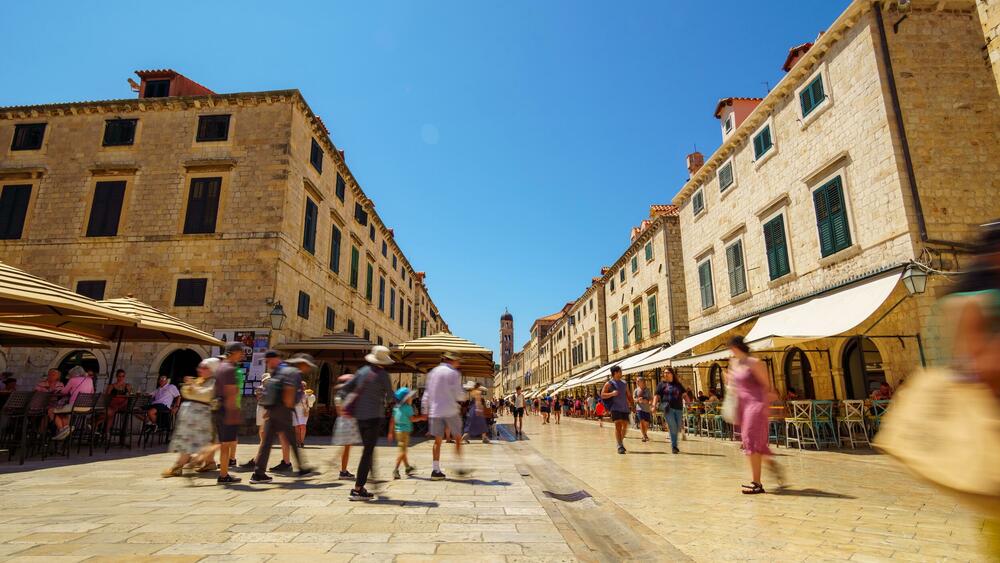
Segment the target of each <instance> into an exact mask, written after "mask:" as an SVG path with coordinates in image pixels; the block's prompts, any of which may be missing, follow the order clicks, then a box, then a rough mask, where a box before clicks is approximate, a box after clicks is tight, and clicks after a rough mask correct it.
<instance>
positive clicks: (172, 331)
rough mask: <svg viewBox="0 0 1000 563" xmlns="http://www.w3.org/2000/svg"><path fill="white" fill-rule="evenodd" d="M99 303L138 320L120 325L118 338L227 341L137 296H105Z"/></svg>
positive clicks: (131, 339) (161, 340) (219, 342)
mask: <svg viewBox="0 0 1000 563" xmlns="http://www.w3.org/2000/svg"><path fill="white" fill-rule="evenodd" d="M98 303H100V304H101V305H104V306H105V307H108V308H109V309H114V310H115V311H118V312H121V313H125V314H127V315H129V316H130V317H132V318H134V319H136V320H137V321H138V322H137V323H136V325H135V326H134V327H119V329H118V338H121V339H124V340H129V341H132V342H176V343H180V344H208V345H210V346H225V345H226V343H225V342H223V341H221V340H219V339H218V338H216V337H214V336H212V335H211V334H209V333H207V332H205V331H203V330H201V329H199V328H196V327H194V326H193V325H189V324H188V323H186V322H184V321H182V320H180V319H178V318H177V317H174V316H171V315H168V314H166V313H164V312H163V311H161V310H159V309H157V308H156V307H153V306H152V305H149V304H148V303H143V302H142V301H139V300H138V299H136V298H134V297H121V298H118V299H105V300H104V301H99V302H98Z"/></svg>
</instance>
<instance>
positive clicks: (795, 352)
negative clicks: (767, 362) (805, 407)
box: [785, 348, 816, 399]
mask: <svg viewBox="0 0 1000 563" xmlns="http://www.w3.org/2000/svg"><path fill="white" fill-rule="evenodd" d="M790 389H794V390H795V394H796V395H797V396H798V398H799V399H815V398H816V392H815V391H814V390H813V380H812V366H811V365H809V358H807V357H806V353H805V352H803V351H802V350H800V349H798V348H792V349H791V350H789V351H788V355H787V356H785V392H786V393H787V392H788V391H789V390H790Z"/></svg>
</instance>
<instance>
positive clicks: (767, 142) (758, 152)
mask: <svg viewBox="0 0 1000 563" xmlns="http://www.w3.org/2000/svg"><path fill="white" fill-rule="evenodd" d="M770 148H771V126H769V125H768V126H765V127H764V129H763V130H762V131H761V132H760V133H757V135H756V136H755V137H754V138H753V157H754V160H757V159H759V158H760V157H762V156H764V155H765V154H766V153H767V151H768V150H770Z"/></svg>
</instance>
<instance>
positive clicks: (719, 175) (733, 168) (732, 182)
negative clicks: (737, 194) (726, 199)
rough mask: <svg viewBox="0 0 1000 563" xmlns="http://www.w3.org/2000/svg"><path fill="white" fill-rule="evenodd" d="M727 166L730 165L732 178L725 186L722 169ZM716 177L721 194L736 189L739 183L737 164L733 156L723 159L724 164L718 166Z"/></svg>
mask: <svg viewBox="0 0 1000 563" xmlns="http://www.w3.org/2000/svg"><path fill="white" fill-rule="evenodd" d="M734 156H735V155H734ZM727 166H728V167H729V172H730V176H731V179H730V182H729V183H728V184H726V185H725V187H723V185H722V170H723V169H724V168H726V167H727ZM715 179H716V181H717V182H718V184H719V193H720V194H725V193H727V192H730V191H732V190H734V189H736V185H737V182H736V164H735V163H734V158H733V156H730V157H729V158H727V159H726V160H725V161H723V163H722V164H720V165H719V168H717V169H716V171H715Z"/></svg>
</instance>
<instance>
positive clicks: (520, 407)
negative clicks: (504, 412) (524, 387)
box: [511, 385, 525, 438]
mask: <svg viewBox="0 0 1000 563" xmlns="http://www.w3.org/2000/svg"><path fill="white" fill-rule="evenodd" d="M524 404H525V403H524V392H523V391H521V386H520V385H518V386H517V392H516V393H514V404H513V406H512V408H511V413H512V414H513V415H514V437H515V438H520V437H521V435H522V434H523V432H522V431H521V429H522V428H523V425H524Z"/></svg>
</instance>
